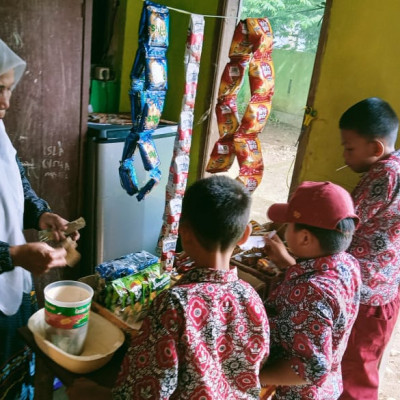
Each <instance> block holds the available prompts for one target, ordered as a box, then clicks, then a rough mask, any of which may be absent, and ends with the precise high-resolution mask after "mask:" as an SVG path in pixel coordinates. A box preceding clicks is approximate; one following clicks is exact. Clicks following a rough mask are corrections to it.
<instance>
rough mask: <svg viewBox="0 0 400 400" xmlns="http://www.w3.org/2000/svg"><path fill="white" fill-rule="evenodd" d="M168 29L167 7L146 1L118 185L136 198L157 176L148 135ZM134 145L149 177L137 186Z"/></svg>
mask: <svg viewBox="0 0 400 400" xmlns="http://www.w3.org/2000/svg"><path fill="white" fill-rule="evenodd" d="M168 30H169V10H168V8H167V7H164V6H161V5H159V4H155V3H153V2H151V1H148V0H146V1H145V2H144V5H143V9H142V15H141V18H140V25H139V48H138V50H137V52H136V57H135V61H134V63H133V66H132V70H131V74H130V78H131V89H130V91H129V96H130V100H131V114H132V123H133V126H132V129H131V132H130V133H129V135H128V136H127V138H126V140H125V145H124V149H123V152H122V161H121V165H120V167H119V174H120V178H121V185H122V187H123V188H124V189H125V190H126V191H127V193H128V194H129V195H130V196H132V195H134V194H135V193H138V192H139V193H138V195H137V199H138V200H139V201H140V200H142V199H143V198H144V196H145V195H146V194H147V193H149V192H150V191H151V189H152V188H153V187H154V186H155V185H156V184H157V183H158V182H159V181H160V179H161V171H160V170H159V168H158V166H159V165H160V159H159V157H158V153H157V149H156V146H155V143H154V140H153V138H152V134H153V132H154V130H155V129H156V128H157V126H158V124H159V122H160V118H161V113H162V110H163V108H164V100H165V93H166V90H167V59H166V52H167V48H168ZM137 147H139V152H140V156H141V158H142V162H143V166H144V169H145V170H146V171H150V179H149V181H148V182H147V183H146V184H145V186H144V187H142V188H141V189H139V183H138V180H137V176H136V172H135V168H134V165H133V163H134V152H135V150H136V148H137Z"/></svg>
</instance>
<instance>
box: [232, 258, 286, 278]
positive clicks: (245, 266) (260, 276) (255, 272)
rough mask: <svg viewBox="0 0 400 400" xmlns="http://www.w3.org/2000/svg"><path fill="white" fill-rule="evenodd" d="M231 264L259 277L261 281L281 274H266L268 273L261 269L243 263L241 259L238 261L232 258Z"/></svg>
mask: <svg viewBox="0 0 400 400" xmlns="http://www.w3.org/2000/svg"><path fill="white" fill-rule="evenodd" d="M231 264H233V265H236V266H237V267H238V268H239V269H241V270H242V271H244V272H247V273H248V274H250V275H253V276H255V277H256V278H257V279H259V280H260V281H263V282H270V281H272V280H274V279H275V278H276V277H277V276H279V275H274V276H269V275H266V274H264V273H262V272H261V271H259V270H257V269H255V268H253V267H249V266H248V265H245V264H243V263H241V262H240V261H237V260H235V259H233V258H231Z"/></svg>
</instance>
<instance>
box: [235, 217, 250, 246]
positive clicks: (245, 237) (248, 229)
mask: <svg viewBox="0 0 400 400" xmlns="http://www.w3.org/2000/svg"><path fill="white" fill-rule="evenodd" d="M252 230H253V228H252V225H251V224H250V222H249V223H248V224H247V225H246V229H245V230H244V232H243V235H242V237H241V238H240V239H239V241H238V242H237V244H243V243H245V242H246V241H247V239H248V238H249V236H250V235H251V231H252Z"/></svg>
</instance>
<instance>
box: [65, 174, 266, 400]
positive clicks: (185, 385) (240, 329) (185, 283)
mask: <svg viewBox="0 0 400 400" xmlns="http://www.w3.org/2000/svg"><path fill="white" fill-rule="evenodd" d="M250 204H251V198H250V194H249V193H248V192H247V190H246V189H245V188H244V186H243V185H242V184H241V183H239V182H237V181H235V180H233V179H230V178H227V177H224V176H212V177H211V178H208V179H202V180H200V181H197V182H196V183H195V184H193V185H192V186H191V187H190V188H189V189H188V190H187V192H186V194H185V197H184V199H183V205H182V216H181V225H180V235H181V241H182V245H183V248H184V250H185V252H186V253H187V254H188V255H189V256H190V257H191V258H192V260H193V261H194V262H195V265H196V267H195V268H194V269H193V270H191V271H189V272H188V273H186V275H184V276H183V278H181V280H180V281H178V283H176V284H175V285H174V286H173V287H172V288H170V289H168V290H166V291H164V292H162V293H161V294H159V295H158V296H157V297H156V298H155V300H154V302H153V303H152V305H151V309H150V312H149V314H148V317H147V318H146V319H145V320H144V321H143V325H142V327H141V329H140V331H139V334H138V335H137V336H135V337H133V339H132V342H131V345H130V347H129V349H128V352H127V354H126V357H125V359H124V361H123V363H122V368H121V372H120V375H119V377H118V378H117V382H116V385H115V387H114V389H113V390H112V398H114V399H135V400H139V399H180V400H183V399H188V400H189V399H190V400H196V399H198V400H200V399H209V400H213V399H214V400H221V399H224V400H228V399H231V400H234V399H250V400H251V399H254V400H258V398H259V394H260V389H261V387H260V383H259V378H258V374H259V369H260V367H261V366H262V364H263V363H264V361H265V360H266V358H267V356H268V352H269V325H268V320H267V316H266V313H265V309H264V306H263V303H262V301H261V299H260V297H259V296H258V294H257V293H256V292H255V290H254V289H253V288H252V287H251V286H250V285H249V284H247V283H245V282H243V281H241V280H239V279H238V277H237V271H236V268H234V267H232V266H231V265H230V257H231V255H232V251H233V249H234V247H235V245H236V244H237V243H242V242H244V241H246V240H247V237H248V236H249V234H250V232H251V226H250V225H249V224H248V220H249V212H250ZM86 384H87V382H86ZM88 387H89V385H86V388H84V387H83V385H82V381H80V382H78V383H77V384H76V385H74V386H73V387H72V388H71V389H70V390H69V391H68V394H69V396H70V398H71V399H73V400H78V399H79V398H81V399H85V400H89V399H91V398H93V399H96V400H100V399H103V398H111V394H109V395H108V397H107V396H104V397H101V396H100V395H99V394H98V393H99V391H98V389H99V387H98V386H97V387H96V386H95V385H94V384H93V385H92V386H91V387H90V388H89V389H88ZM84 390H85V391H84ZM103 393H104V391H103Z"/></svg>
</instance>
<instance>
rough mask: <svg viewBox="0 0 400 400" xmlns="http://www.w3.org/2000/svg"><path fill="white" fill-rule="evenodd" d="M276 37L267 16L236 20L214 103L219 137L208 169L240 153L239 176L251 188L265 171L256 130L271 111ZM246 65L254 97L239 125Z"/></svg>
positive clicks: (225, 166)
mask: <svg viewBox="0 0 400 400" xmlns="http://www.w3.org/2000/svg"><path fill="white" fill-rule="evenodd" d="M272 41H273V37H272V30H271V26H270V24H269V21H268V19H266V18H248V19H246V20H244V21H240V22H239V23H238V24H237V26H236V29H235V32H234V35H233V39H232V43H231V46H230V50H229V58H230V61H229V62H228V63H227V65H226V66H225V69H224V72H223V74H222V77H221V83H220V87H219V91H218V99H217V104H216V108H215V112H216V117H217V122H218V130H219V135H220V139H219V140H218V141H217V142H216V143H215V145H214V148H213V150H212V152H211V155H210V160H209V162H208V165H207V171H208V172H211V173H216V172H223V171H227V170H228V169H229V168H230V167H231V166H232V164H233V160H234V158H235V155H237V157H238V162H239V167H240V170H239V177H238V180H240V181H241V182H243V183H244V184H245V185H246V186H247V187H248V188H249V190H250V191H253V190H254V189H255V187H257V185H258V184H259V183H260V182H261V177H262V173H263V160H262V152H261V146H260V144H259V141H258V139H257V138H256V135H257V134H259V133H260V132H261V131H262V130H263V129H264V127H265V124H266V122H267V119H268V117H269V115H270V111H271V97H272V95H273V93H274V78H275V73H274V68H273V64H272V60H271V50H272ZM247 65H249V68H248V71H249V72H248V73H249V81H250V90H251V98H250V101H249V104H248V105H247V108H246V111H245V113H244V115H243V118H242V121H241V122H240V124H239V121H238V119H239V118H238V114H237V105H236V101H237V93H238V91H239V89H240V86H241V84H242V82H243V79H244V73H245V70H246V67H247Z"/></svg>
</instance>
